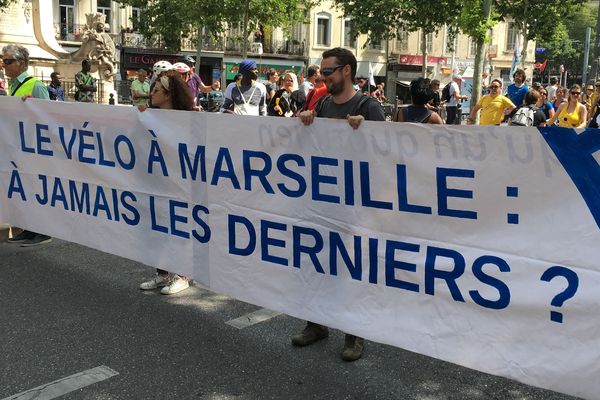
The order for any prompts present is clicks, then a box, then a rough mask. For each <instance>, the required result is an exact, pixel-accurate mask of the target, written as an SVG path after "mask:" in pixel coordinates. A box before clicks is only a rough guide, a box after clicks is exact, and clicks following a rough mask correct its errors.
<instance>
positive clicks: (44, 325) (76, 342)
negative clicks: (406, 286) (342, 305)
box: [0, 240, 572, 400]
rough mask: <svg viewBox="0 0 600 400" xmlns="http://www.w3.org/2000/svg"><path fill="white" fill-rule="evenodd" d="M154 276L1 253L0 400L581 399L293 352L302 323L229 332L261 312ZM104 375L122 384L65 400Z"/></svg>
mask: <svg viewBox="0 0 600 400" xmlns="http://www.w3.org/2000/svg"><path fill="white" fill-rule="evenodd" d="M152 273H153V270H152V269H151V268H149V267H147V266H144V265H141V264H139V263H135V262H132V261H129V260H126V259H123V258H119V257H116V256H112V255H109V254H106V253H101V252H98V251H95V250H91V249H89V248H86V247H82V246H79V245H76V244H73V243H68V242H63V241H59V240H54V242H53V243H51V244H49V245H45V246H41V247H36V248H29V249H24V248H20V247H18V246H16V245H11V244H8V243H0V399H2V400H5V399H6V398H11V396H15V397H12V399H18V400H24V399H26V398H27V399H30V398H33V397H27V396H30V395H31V393H32V392H29V394H24V392H28V391H30V390H31V389H33V388H37V387H40V386H42V389H41V390H42V395H41V396H40V397H36V399H39V400H48V399H49V398H53V397H50V395H48V394H47V393H48V392H49V391H50V389H52V388H54V389H56V390H57V391H59V393H60V390H61V385H62V389H63V390H64V392H65V393H66V394H64V395H63V396H61V397H60V398H61V399H77V400H83V399H90V400H92V399H93V400H103V399H136V400H139V399H143V400H145V399H202V400H230V399H235V400H247V399H248V400H249V399H261V400H262V399H285V400H295V399H298V400H306V399H336V400H337V399H386V400H388V399H418V400H434V399H435V400H441V399H457V400H458V399H461V400H463V399H502V400H506V399H539V400H542V399H543V400H558V399H572V397H569V396H564V395H561V394H558V393H554V392H550V391H546V390H541V389H537V388H533V387H530V386H526V385H523V384H520V383H517V382H514V381H511V380H508V379H504V378H499V377H495V376H491V375H487V374H483V373H480V372H477V371H473V370H470V369H467V368H463V367H459V366H456V365H454V364H450V363H446V362H442V361H439V360H435V359H433V358H429V357H425V356H422V355H419V354H415V353H411V352H408V351H404V350H402V349H398V348H395V347H391V346H386V345H381V344H377V343H372V342H368V343H367V347H366V351H365V356H364V357H363V358H362V359H361V360H359V361H357V362H354V363H346V362H344V361H342V360H341V359H340V358H339V352H340V351H341V347H342V344H343V334H342V333H341V332H339V331H335V330H334V331H331V334H330V337H329V338H328V339H327V340H324V341H321V342H319V343H317V344H314V345H313V346H309V347H307V348H302V349H299V348H294V347H293V346H291V344H290V336H291V335H292V334H294V333H297V332H298V331H299V330H301V329H302V328H303V326H304V323H303V321H300V320H297V319H295V318H292V317H289V316H286V315H277V316H275V317H272V318H269V319H267V320H265V321H263V322H260V323H257V324H254V325H250V326H247V327H245V328H242V329H238V328H236V327H233V326H231V325H229V324H227V323H226V322H228V321H230V320H233V319H236V318H239V317H244V316H247V315H248V314H249V313H252V312H255V311H257V310H260V308H259V307H257V306H254V305H251V304H247V303H243V302H240V301H236V300H233V299H231V298H229V297H226V296H223V295H219V294H217V293H213V292H210V291H208V290H206V289H204V288H202V287H199V286H195V287H192V288H190V289H189V290H187V291H184V292H182V293H180V294H177V295H173V296H163V295H161V294H160V293H159V292H158V291H152V292H142V291H140V290H139V289H138V285H139V283H140V282H142V281H143V280H145V279H146V278H148V277H150V276H151V275H152ZM243 319H244V320H246V319H247V318H246V317H244V318H243ZM101 366H104V367H108V368H105V369H106V370H108V371H113V372H114V374H113V376H110V377H107V378H102V379H100V378H98V381H97V382H96V383H93V384H88V385H85V384H81V385H80V386H81V387H80V388H79V389H75V390H73V391H69V392H68V393H67V391H68V390H70V389H65V388H64V387H65V385H66V387H69V385H71V386H72V387H71V389H72V388H73V387H76V386H77V385H74V384H73V382H79V383H81V382H83V381H84V380H85V379H84V378H81V375H77V374H80V373H81V372H83V371H89V370H91V369H94V368H97V367H101ZM86 376H87V375H86ZM69 377H71V378H69ZM88 377H89V376H88ZM66 378H68V379H67V380H66V381H65V380H64V379H66ZM57 380H58V381H60V380H63V381H61V383H57V384H56V385H55V386H56V387H55V386H53V385H50V386H49V385H48V383H51V382H54V381H57ZM44 390H45V392H44ZM44 393H46V394H44ZM16 395H19V396H16ZM44 396H46V397H44Z"/></svg>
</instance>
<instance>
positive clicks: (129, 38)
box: [113, 31, 164, 49]
mask: <svg viewBox="0 0 600 400" xmlns="http://www.w3.org/2000/svg"><path fill="white" fill-rule="evenodd" d="M113 40H114V41H115V45H117V46H121V47H138V48H149V49H159V48H162V47H163V45H164V43H163V42H162V38H161V37H160V36H153V37H151V38H147V37H144V36H143V35H141V34H139V33H135V32H125V31H123V32H121V33H120V34H119V35H116V37H115V38H114V39H113Z"/></svg>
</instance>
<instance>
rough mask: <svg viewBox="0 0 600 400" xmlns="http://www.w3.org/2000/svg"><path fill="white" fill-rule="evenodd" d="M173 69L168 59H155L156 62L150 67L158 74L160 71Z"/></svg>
mask: <svg viewBox="0 0 600 400" xmlns="http://www.w3.org/2000/svg"><path fill="white" fill-rule="evenodd" d="M172 69H173V64H171V63H170V62H168V61H165V60H161V61H157V62H156V63H154V66H153V67H152V71H153V72H154V73H155V74H157V75H158V74H160V73H161V72H167V71H170V70H172Z"/></svg>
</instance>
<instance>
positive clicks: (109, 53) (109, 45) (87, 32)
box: [71, 13, 117, 83]
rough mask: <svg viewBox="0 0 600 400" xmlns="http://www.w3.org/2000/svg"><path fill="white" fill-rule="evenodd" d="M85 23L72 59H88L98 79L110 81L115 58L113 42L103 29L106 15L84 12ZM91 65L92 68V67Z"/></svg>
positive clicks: (113, 70)
mask: <svg viewBox="0 0 600 400" xmlns="http://www.w3.org/2000/svg"><path fill="white" fill-rule="evenodd" d="M85 17H86V21H87V23H86V25H85V29H84V32H83V34H82V43H81V47H80V48H79V50H77V51H76V52H75V53H73V54H72V55H71V58H72V59H73V61H82V60H84V59H86V58H87V59H88V60H90V61H91V62H92V66H93V67H94V66H95V67H96V69H97V70H98V75H99V77H100V79H102V80H105V81H107V82H110V83H112V81H113V76H115V75H116V72H115V71H116V67H117V60H116V58H115V52H116V48H115V43H114V42H113V40H112V38H111V37H110V35H109V34H108V33H106V32H105V29H107V28H108V25H107V24H106V21H105V20H106V15H104V14H102V13H90V14H86V15H85ZM93 67H92V68H93Z"/></svg>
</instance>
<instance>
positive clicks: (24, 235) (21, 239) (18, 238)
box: [8, 231, 37, 243]
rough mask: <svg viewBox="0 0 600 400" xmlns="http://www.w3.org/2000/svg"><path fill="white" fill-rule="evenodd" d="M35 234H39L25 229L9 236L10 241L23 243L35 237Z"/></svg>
mask: <svg viewBox="0 0 600 400" xmlns="http://www.w3.org/2000/svg"><path fill="white" fill-rule="evenodd" d="M35 235H37V234H36V233H35V232H31V231H23V232H21V233H19V234H18V235H16V236H13V237H11V238H9V239H8V243H22V242H24V241H26V240H29V239H33V237H34V236H35Z"/></svg>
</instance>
